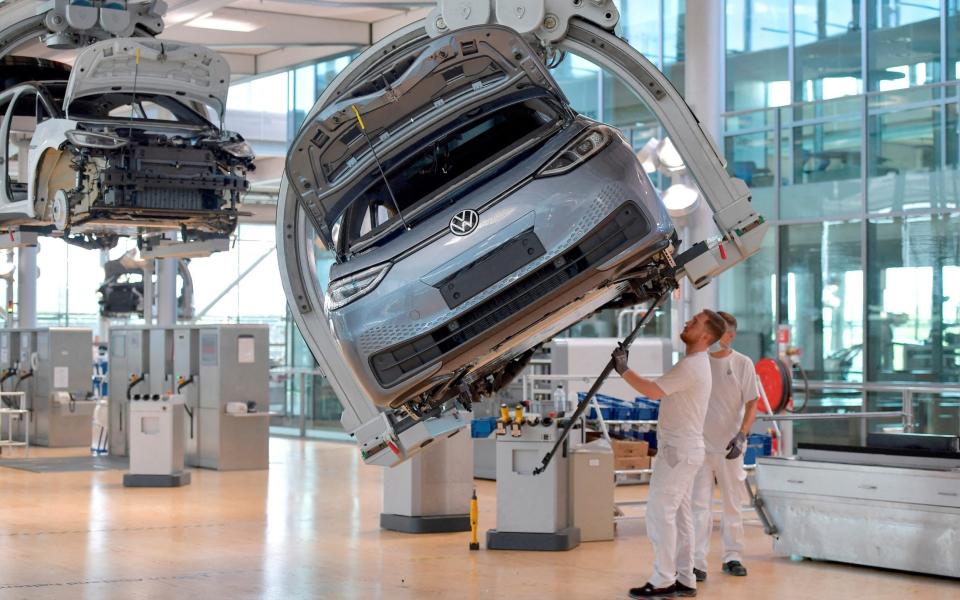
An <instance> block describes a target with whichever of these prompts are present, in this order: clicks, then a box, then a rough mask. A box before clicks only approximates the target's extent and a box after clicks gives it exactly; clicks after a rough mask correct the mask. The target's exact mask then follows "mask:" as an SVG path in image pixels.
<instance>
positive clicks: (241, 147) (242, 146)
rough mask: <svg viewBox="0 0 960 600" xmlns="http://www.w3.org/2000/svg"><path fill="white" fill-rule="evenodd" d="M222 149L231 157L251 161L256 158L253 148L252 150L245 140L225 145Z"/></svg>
mask: <svg viewBox="0 0 960 600" xmlns="http://www.w3.org/2000/svg"><path fill="white" fill-rule="evenodd" d="M220 147H221V148H223V151H224V152H226V153H227V154H229V155H230V156H235V157H237V158H249V159H251V160H252V159H254V158H256V155H255V154H254V152H253V148H251V147H250V144H248V143H246V142H244V141H243V140H241V141H239V142H232V143H230V144H224V145H223V146H220Z"/></svg>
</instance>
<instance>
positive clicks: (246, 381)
mask: <svg viewBox="0 0 960 600" xmlns="http://www.w3.org/2000/svg"><path fill="white" fill-rule="evenodd" d="M197 342H198V364H199V370H198V371H199V383H198V384H197V387H199V390H200V392H199V408H198V409H196V410H195V414H194V417H195V418H196V420H197V422H196V427H195V429H196V431H195V435H197V436H198V439H197V440H196V444H195V445H193V443H192V442H191V441H190V440H189V439H188V442H187V446H188V448H190V447H191V446H193V447H195V452H194V453H192V454H191V453H190V452H188V453H187V464H190V465H193V466H198V467H206V468H208V469H220V470H223V471H229V470H237V469H266V468H267V465H268V464H269V458H270V455H269V437H270V414H269V405H268V402H269V391H268V386H269V376H270V357H269V331H268V328H267V326H266V325H216V326H201V327H199V328H198V330H197ZM186 390H187V387H184V388H183V391H181V393H184V392H186ZM231 402H237V403H243V404H247V405H248V406H250V407H251V408H252V409H253V410H252V411H250V412H247V413H245V414H232V413H228V412H227V405H228V404H229V403H231ZM194 406H196V405H194ZM192 410H193V409H192Z"/></svg>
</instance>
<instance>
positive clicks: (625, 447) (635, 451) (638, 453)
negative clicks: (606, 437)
mask: <svg viewBox="0 0 960 600" xmlns="http://www.w3.org/2000/svg"><path fill="white" fill-rule="evenodd" d="M610 441H611V444H612V446H613V455H614V456H615V457H617V458H628V457H640V458H643V457H646V456H649V455H650V444H649V443H647V442H645V441H643V440H639V441H632V440H631V441H627V440H610Z"/></svg>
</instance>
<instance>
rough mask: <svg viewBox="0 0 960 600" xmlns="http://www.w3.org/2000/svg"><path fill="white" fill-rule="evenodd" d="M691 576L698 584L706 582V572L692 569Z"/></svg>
mask: <svg viewBox="0 0 960 600" xmlns="http://www.w3.org/2000/svg"><path fill="white" fill-rule="evenodd" d="M693 575H694V577H696V578H697V582H698V583H699V582H701V581H706V580H707V572H706V571H701V570H700V569H694V570H693Z"/></svg>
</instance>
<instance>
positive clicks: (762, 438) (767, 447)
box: [747, 433, 773, 456]
mask: <svg viewBox="0 0 960 600" xmlns="http://www.w3.org/2000/svg"><path fill="white" fill-rule="evenodd" d="M747 446H754V447H756V448H757V451H758V452H759V453H760V456H770V454H771V453H772V452H773V437H772V436H769V435H767V434H765V433H751V434H750V435H748V436H747Z"/></svg>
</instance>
